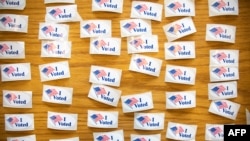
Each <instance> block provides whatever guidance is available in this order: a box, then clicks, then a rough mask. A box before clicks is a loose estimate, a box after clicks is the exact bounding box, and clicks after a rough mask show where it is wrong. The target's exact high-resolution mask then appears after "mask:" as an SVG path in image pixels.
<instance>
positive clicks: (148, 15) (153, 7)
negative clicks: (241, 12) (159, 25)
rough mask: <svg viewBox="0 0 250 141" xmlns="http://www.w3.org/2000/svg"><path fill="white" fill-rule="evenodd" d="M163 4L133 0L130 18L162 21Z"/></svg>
mask: <svg viewBox="0 0 250 141" xmlns="http://www.w3.org/2000/svg"><path fill="white" fill-rule="evenodd" d="M162 8H163V5H162V4H158V3H154V2H145V1H132V7H131V14H130V18H141V19H149V20H155V21H161V18H162Z"/></svg>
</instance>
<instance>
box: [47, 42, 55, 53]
mask: <svg viewBox="0 0 250 141" xmlns="http://www.w3.org/2000/svg"><path fill="white" fill-rule="evenodd" d="M44 49H45V50H46V51H47V52H53V51H54V49H56V45H55V44H54V43H49V44H46V45H44Z"/></svg>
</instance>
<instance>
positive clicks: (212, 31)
mask: <svg viewBox="0 0 250 141" xmlns="http://www.w3.org/2000/svg"><path fill="white" fill-rule="evenodd" d="M235 34H236V26H232V25H226V24H207V26H206V41H219V42H227V43H235Z"/></svg>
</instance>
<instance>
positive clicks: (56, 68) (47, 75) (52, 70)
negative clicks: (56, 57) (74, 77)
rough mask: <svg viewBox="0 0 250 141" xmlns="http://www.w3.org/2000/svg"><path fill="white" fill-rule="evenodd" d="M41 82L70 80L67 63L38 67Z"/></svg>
mask: <svg viewBox="0 0 250 141" xmlns="http://www.w3.org/2000/svg"><path fill="white" fill-rule="evenodd" d="M39 70H40V78H41V82H44V81H51V80H58V79H65V78H70V70H69V63H68V61H61V62H54V63H49V64H43V65H39Z"/></svg>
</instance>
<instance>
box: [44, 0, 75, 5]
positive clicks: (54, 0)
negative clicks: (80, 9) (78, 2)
mask: <svg viewBox="0 0 250 141" xmlns="http://www.w3.org/2000/svg"><path fill="white" fill-rule="evenodd" d="M44 3H45V4H47V3H75V0H44Z"/></svg>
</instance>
